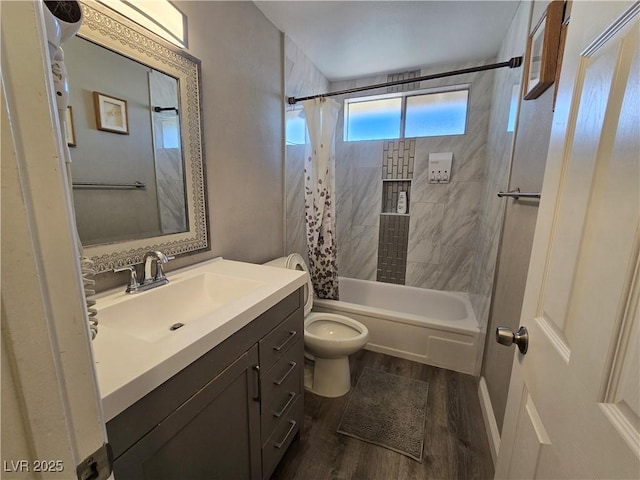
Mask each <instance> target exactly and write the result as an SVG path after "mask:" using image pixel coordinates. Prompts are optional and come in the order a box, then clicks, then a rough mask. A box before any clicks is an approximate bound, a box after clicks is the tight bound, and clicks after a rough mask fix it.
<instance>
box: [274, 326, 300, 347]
mask: <svg viewBox="0 0 640 480" xmlns="http://www.w3.org/2000/svg"><path fill="white" fill-rule="evenodd" d="M297 333H298V332H296V331H295V330H291V331H290V332H289V336H288V337H287V339H286V340H285V341H284V342H282V345H280V346H279V347H273V349H274V350H275V351H276V352H279V351H280V350H282V349H283V348H284V346H285V345H286V344H287V343H289V342H290V341H291V340H292V339H293V337H295V336H296V335H297Z"/></svg>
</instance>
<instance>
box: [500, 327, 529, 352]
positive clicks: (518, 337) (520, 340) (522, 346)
mask: <svg viewBox="0 0 640 480" xmlns="http://www.w3.org/2000/svg"><path fill="white" fill-rule="evenodd" d="M496 342H498V343H499V344H501V345H506V346H507V347H509V346H511V345H513V344H514V343H515V344H516V345H517V346H518V349H519V350H520V353H521V354H523V355H524V354H525V353H527V348H528V346H529V332H528V331H527V327H520V328H519V329H518V331H517V332H516V333H513V330H511V329H510V328H507V327H498V328H496Z"/></svg>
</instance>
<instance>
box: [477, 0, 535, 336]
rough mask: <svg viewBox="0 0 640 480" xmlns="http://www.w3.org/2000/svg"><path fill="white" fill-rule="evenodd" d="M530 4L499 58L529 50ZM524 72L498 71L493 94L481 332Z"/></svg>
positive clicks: (483, 208)
mask: <svg viewBox="0 0 640 480" xmlns="http://www.w3.org/2000/svg"><path fill="white" fill-rule="evenodd" d="M529 8H530V5H529V3H527V2H524V3H523V4H522V5H521V7H520V8H519V9H518V12H517V13H516V16H515V17H514V20H513V22H512V24H511V27H510V29H509V31H508V33H507V36H506V37H505V39H504V42H503V44H502V47H501V49H500V52H499V54H498V58H499V59H501V60H502V59H509V58H511V57H514V56H519V55H523V54H524V51H525V48H526V37H527V34H526V33H527V21H528V9H529ZM522 74H523V69H522V68H516V69H506V68H505V69H500V70H496V74H495V83H494V87H493V92H492V94H491V95H490V98H492V103H491V116H490V120H489V135H488V138H487V147H486V148H487V167H486V176H485V181H484V184H483V189H482V191H481V193H480V202H479V221H480V223H479V226H480V228H479V230H478V233H477V234H478V242H477V245H476V249H477V251H476V255H475V256H474V259H473V263H472V265H471V272H470V274H471V282H470V288H469V293H470V299H471V304H472V306H473V309H474V311H475V314H476V317H477V319H478V322H479V324H480V328H481V330H482V329H484V328H485V327H486V325H487V321H488V318H489V307H490V304H491V294H492V291H493V278H494V273H495V269H496V259H497V256H498V248H499V245H500V236H501V231H502V222H503V217H504V209H505V205H506V203H505V201H504V199H500V198H498V197H497V195H496V193H497V192H498V191H500V190H506V189H507V187H508V183H509V172H510V168H511V155H512V149H513V141H514V133H513V132H508V131H507V122H508V118H509V108H510V103H511V92H512V90H513V86H514V85H519V84H520V82H521V80H522Z"/></svg>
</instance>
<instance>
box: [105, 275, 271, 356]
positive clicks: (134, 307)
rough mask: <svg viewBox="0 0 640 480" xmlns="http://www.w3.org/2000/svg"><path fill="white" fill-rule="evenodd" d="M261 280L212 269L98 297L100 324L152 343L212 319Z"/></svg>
mask: <svg viewBox="0 0 640 480" xmlns="http://www.w3.org/2000/svg"><path fill="white" fill-rule="evenodd" d="M264 285H265V284H264V283H262V282H259V281H254V280H250V279H246V278H241V277H234V276H230V275H223V274H219V273H213V272H205V273H200V274H197V275H194V276H177V277H176V278H173V279H170V282H169V283H168V284H167V285H163V286H160V287H156V288H154V289H152V290H148V291H146V292H143V293H138V294H118V295H116V296H115V297H116V298H112V299H110V300H108V299H105V301H102V302H101V301H100V300H98V302H97V304H96V307H97V309H98V318H99V320H100V325H101V326H105V327H108V328H112V329H114V330H117V331H119V332H121V333H124V334H127V335H131V336H133V337H136V338H138V339H140V340H144V341H146V342H151V343H156V342H160V341H162V340H165V339H167V338H169V337H170V336H171V335H176V333H177V332H180V331H181V330H186V329H188V328H189V327H190V326H192V325H194V324H196V323H198V324H200V323H201V322H215V321H216V318H215V317H216V316H215V312H216V311H218V310H219V309H220V308H222V307H223V306H225V305H228V304H229V303H230V302H233V301H234V300H237V299H240V298H242V297H243V296H244V295H246V294H247V293H249V292H251V291H252V290H255V289H257V288H259V287H262V286H264Z"/></svg>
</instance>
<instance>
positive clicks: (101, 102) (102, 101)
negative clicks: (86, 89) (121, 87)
mask: <svg viewBox="0 0 640 480" xmlns="http://www.w3.org/2000/svg"><path fill="white" fill-rule="evenodd" d="M93 105H94V108H95V111H96V126H97V127H98V130H104V131H105V132H112V133H120V134H122V135H129V115H128V112H127V101H126V100H122V99H121V98H116V97H112V96H110V95H105V94H104V93H100V92H93Z"/></svg>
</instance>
